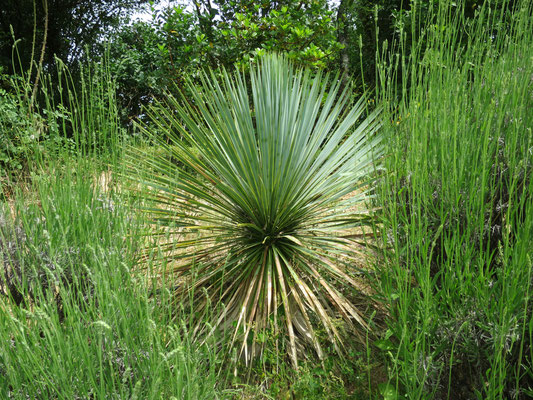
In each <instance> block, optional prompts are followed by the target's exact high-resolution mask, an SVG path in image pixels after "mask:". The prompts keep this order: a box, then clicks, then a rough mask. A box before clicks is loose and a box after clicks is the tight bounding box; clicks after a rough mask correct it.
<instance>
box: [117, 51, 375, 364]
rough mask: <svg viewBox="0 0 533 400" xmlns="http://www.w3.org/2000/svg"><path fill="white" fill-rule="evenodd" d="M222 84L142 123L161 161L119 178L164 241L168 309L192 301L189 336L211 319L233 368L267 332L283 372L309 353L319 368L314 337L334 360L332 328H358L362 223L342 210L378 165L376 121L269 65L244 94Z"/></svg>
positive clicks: (135, 160)
mask: <svg viewBox="0 0 533 400" xmlns="http://www.w3.org/2000/svg"><path fill="white" fill-rule="evenodd" d="M222 76H223V78H222V81H221V82H219V81H218V80H217V79H216V78H215V74H214V73H213V74H211V75H209V74H204V75H203V78H202V82H203V85H202V87H199V88H196V87H194V86H193V85H192V84H191V85H190V86H189V92H190V93H192V94H193V95H192V97H191V98H189V99H187V100H185V101H183V102H180V101H178V100H176V99H175V98H173V97H169V98H168V99H167V102H166V103H163V104H157V105H154V106H153V107H151V108H150V109H149V110H148V111H147V113H148V115H149V116H150V118H151V120H152V121H151V123H152V124H153V125H152V126H155V127H156V128H155V130H154V131H152V132H150V131H149V129H154V128H150V127H148V128H147V129H148V130H147V131H146V133H147V134H148V135H150V136H151V137H152V138H153V139H154V140H155V141H156V143H157V144H158V146H159V147H160V148H161V149H164V151H165V153H166V154H161V153H159V152H151V153H150V156H147V153H146V152H144V150H138V149H135V148H133V149H132V151H131V154H130V158H129V162H128V164H129V169H130V171H129V172H128V173H127V174H128V177H129V178H131V179H132V180H133V182H135V183H136V184H140V185H137V187H139V186H140V187H142V188H143V189H142V190H144V189H146V190H144V191H143V192H141V194H142V198H143V199H144V200H145V204H146V208H145V209H144V211H145V212H146V215H147V217H148V218H149V220H150V221H152V222H154V223H157V224H159V225H160V226H162V227H163V228H164V231H163V233H161V235H160V236H159V237H157V238H156V245H155V246H156V247H157V246H159V247H157V248H161V249H162V252H163V254H164V255H165V256H166V259H167V261H168V263H171V264H170V265H169V268H170V269H171V270H172V271H173V273H174V274H175V275H173V279H175V281H176V283H177V287H178V290H177V295H178V298H183V297H184V296H186V298H188V297H187V296H191V293H194V296H193V297H194V309H195V313H196V315H195V316H193V317H192V319H193V320H194V319H196V321H195V322H194V323H195V324H198V323H200V324H201V325H195V326H196V327H197V329H198V330H200V331H201V330H205V328H206V326H205V324H204V321H203V318H204V315H205V314H206V313H209V310H210V309H211V308H213V307H214V308H215V309H218V307H221V310H220V311H219V313H218V314H217V315H216V317H214V320H213V321H212V326H213V329H214V330H216V329H222V330H224V329H228V330H229V331H230V332H231V334H230V335H231V338H229V341H230V342H231V343H232V345H237V344H238V346H239V347H238V349H237V356H238V357H242V358H244V359H245V360H246V361H249V360H250V359H251V358H253V357H254V356H256V355H258V354H260V353H262V352H263V348H264V340H263V339H262V338H263V337H264V332H265V331H267V330H268V329H270V328H271V327H272V328H273V329H275V330H276V331H277V330H280V331H283V332H284V333H285V334H286V335H284V338H286V340H288V342H289V345H288V346H287V347H286V348H287V349H288V352H289V354H290V357H291V360H292V363H293V364H294V365H297V359H298V357H299V356H298V353H300V356H301V354H303V352H304V348H305V346H307V345H311V346H313V347H314V348H315V349H316V351H317V352H318V354H319V355H320V354H322V349H321V345H320V343H319V340H317V337H316V334H315V326H320V327H321V328H322V329H324V331H325V332H326V333H327V339H328V340H329V341H330V343H331V344H333V345H334V346H335V348H336V349H337V350H338V351H339V352H340V351H341V345H340V343H341V340H340V336H341V335H340V333H339V329H338V327H337V326H336V325H335V323H334V318H335V316H340V317H342V318H343V319H344V322H345V324H346V326H347V327H348V328H349V329H351V331H352V332H357V331H358V330H357V329H356V328H355V326H357V325H358V326H359V327H364V328H366V323H365V321H364V320H363V317H362V315H361V313H360V311H359V310H357V308H356V307H355V306H354V305H353V304H352V303H351V302H350V301H349V300H348V298H349V296H350V293H353V291H354V289H356V288H357V287H358V284H357V283H356V280H355V279H354V277H355V275H356V274H358V271H357V270H356V269H355V268H354V267H353V265H354V263H353V260H354V259H355V251H354V250H355V247H356V243H355V241H354V240H353V239H352V236H351V235H350V233H353V231H351V229H353V228H355V227H359V226H361V225H364V224H365V223H366V222H368V220H369V218H370V217H369V215H368V214H367V215H357V214H355V213H354V212H353V206H354V205H357V204H360V202H361V201H362V200H364V199H365V198H366V195H365V193H364V191H363V190H361V191H360V192H359V193H355V191H356V190H357V189H358V188H359V189H361V188H364V187H365V184H366V183H367V182H368V180H369V177H370V176H371V174H372V172H373V170H374V166H373V160H374V157H376V156H378V153H379V141H380V138H379V135H377V134H376V131H377V129H378V128H379V125H380V122H379V119H378V118H377V114H378V113H377V112H375V113H373V114H371V115H370V116H368V117H367V118H366V119H362V118H363V115H364V112H365V104H366V102H365V100H364V99H361V100H360V101H359V102H357V104H356V105H355V106H353V107H351V108H349V107H347V106H348V101H349V100H348V94H347V92H346V91H344V92H341V91H340V89H339V87H340V82H339V80H334V81H329V82H330V83H331V89H329V91H327V86H328V85H327V83H328V79H327V78H324V77H323V76H322V75H321V74H317V76H316V77H314V78H311V75H310V72H309V71H302V70H298V69H295V68H294V67H293V66H292V65H291V64H290V63H289V62H288V61H287V60H286V59H285V58H283V57H280V56H272V55H270V56H267V57H265V58H264V59H262V61H261V62H260V63H259V65H258V66H254V67H252V70H251V74H250V79H251V85H250V86H249V87H247V85H246V84H245V78H244V76H243V75H241V74H240V73H239V72H236V73H235V74H229V73H227V72H222ZM249 93H251V97H249ZM358 122H359V125H357V124H356V123H358ZM160 132H163V133H164V135H161V134H160ZM190 148H194V149H197V151H196V152H190V151H189V149H190ZM170 156H172V157H173V158H175V159H176V160H179V162H180V163H178V164H176V163H175V162H172V161H171V158H172V157H170ZM191 171H194V173H192V172H191ZM165 237H166V238H168V239H165ZM178 283H179V284H178Z"/></svg>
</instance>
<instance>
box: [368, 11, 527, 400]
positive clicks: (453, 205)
mask: <svg viewBox="0 0 533 400" xmlns="http://www.w3.org/2000/svg"><path fill="white" fill-rule="evenodd" d="M518 3H519V4H518V5H517V8H516V10H515V11H514V13H512V14H511V13H508V12H507V13H501V12H495V11H494V7H493V10H492V12H490V7H491V6H494V5H495V3H494V2H493V3H491V2H488V3H487V4H486V5H485V6H484V7H483V8H481V9H480V10H479V14H478V15H477V17H476V18H475V19H474V20H473V21H466V20H465V19H464V18H463V17H462V15H463V10H462V8H461V5H460V3H458V6H455V3H453V4H452V3H450V2H440V3H439V7H438V8H436V9H435V10H434V11H433V12H430V17H429V18H428V20H429V21H431V22H430V23H429V25H427V26H426V28H425V29H424V30H423V31H421V32H417V30H416V29H415V28H413V31H412V32H410V34H411V35H412V37H413V38H414V39H413V42H412V48H411V51H410V53H409V56H404V54H405V53H404V50H405V49H406V48H407V45H408V44H409V43H408V42H407V40H406V39H405V38H406V37H407V36H406V35H405V36H402V37H403V40H402V41H401V42H400V43H398V44H397V46H396V48H397V50H398V52H397V53H396V54H394V52H392V55H391V57H390V58H388V59H387V58H382V59H381V63H380V66H379V75H380V79H381V84H380V86H379V87H378V99H379V101H380V102H382V103H383V104H384V106H385V108H386V109H387V112H388V116H387V122H388V124H387V126H386V127H385V128H384V129H385V132H386V133H385V135H386V139H385V142H386V143H387V145H388V152H387V153H388V156H387V157H386V159H385V170H386V172H385V173H384V175H383V179H382V182H381V187H380V197H379V200H378V201H379V204H380V205H382V206H383V225H382V226H380V230H379V235H380V239H381V241H382V244H383V256H384V258H383V260H382V262H381V263H379V265H378V269H379V271H380V275H379V276H380V280H379V282H378V286H379V287H380V290H381V293H382V295H383V300H384V302H385V303H386V304H388V308H389V311H390V317H389V319H388V330H387V332H386V334H385V335H384V337H383V338H382V340H381V341H380V342H379V343H378V344H379V347H380V348H381V349H382V350H383V352H384V353H385V354H386V355H387V357H388V367H389V378H390V381H389V384H388V385H384V387H382V389H383V391H384V392H386V393H388V394H389V395H390V396H393V397H390V398H395V397H404V396H405V397H406V398H410V399H433V398H435V399H441V398H442V399H444V398H446V399H467V398H468V399H471V398H479V399H481V398H483V399H498V398H499V399H501V398H517V399H518V398H520V399H521V398H526V397H528V396H531V395H533V392H532V389H533V376H532V374H531V370H532V369H531V368H532V360H533V357H532V356H533V350H532V342H531V337H532V335H533V324H532V323H531V318H532V306H531V301H530V296H531V295H530V290H531V285H532V249H533V196H532V195H531V193H532V189H533V179H532V171H533V133H532V131H531V129H532V126H533V124H532V122H533V113H532V110H533V95H532V94H533V80H532V78H533V62H532V61H533V46H531V43H532V39H533V38H532V32H533V27H532V18H531V16H532V7H531V4H530V3H529V2H518ZM412 17H413V18H414V17H415V15H412ZM413 26H416V23H413ZM404 33H405V32H404ZM411 35H410V36H411Z"/></svg>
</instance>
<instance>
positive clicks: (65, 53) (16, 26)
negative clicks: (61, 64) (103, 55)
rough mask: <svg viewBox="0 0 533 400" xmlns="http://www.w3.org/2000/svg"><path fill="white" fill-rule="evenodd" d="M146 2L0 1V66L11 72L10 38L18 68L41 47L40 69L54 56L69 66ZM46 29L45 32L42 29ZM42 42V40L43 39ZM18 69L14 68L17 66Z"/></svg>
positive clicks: (28, 64)
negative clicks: (18, 55)
mask: <svg viewBox="0 0 533 400" xmlns="http://www.w3.org/2000/svg"><path fill="white" fill-rule="evenodd" d="M146 2H147V0H3V1H2V2H1V4H0V65H2V66H4V67H6V69H7V72H8V73H13V72H14V71H13V68H12V45H13V37H12V33H11V32H13V35H14V37H15V38H16V39H20V41H19V42H18V44H17V49H18V51H19V54H20V59H21V64H22V68H24V69H26V68H29V66H30V63H31V62H32V57H34V58H33V60H35V49H36V48H37V50H39V49H40V46H42V45H43V43H44V45H45V49H46V51H45V53H44V54H45V55H44V60H43V62H44V66H45V68H50V67H51V66H52V65H54V64H55V63H54V57H55V56H57V57H59V58H61V59H62V60H63V61H65V62H66V63H68V64H69V65H71V66H75V64H76V61H77V60H79V59H80V58H81V56H82V55H83V54H84V51H85V48H87V47H88V48H89V50H94V49H95V48H96V47H95V45H96V44H97V43H98V41H99V40H100V39H101V38H102V37H103V36H104V35H105V34H106V31H108V30H109V29H110V28H111V27H113V26H116V25H117V23H118V22H119V21H120V19H121V18H122V17H123V16H125V15H126V14H127V13H130V12H132V11H133V10H134V9H135V8H136V7H138V6H140V5H141V4H143V3H146ZM45 28H46V29H45ZM45 39H46V40H45ZM17 68H18V65H17Z"/></svg>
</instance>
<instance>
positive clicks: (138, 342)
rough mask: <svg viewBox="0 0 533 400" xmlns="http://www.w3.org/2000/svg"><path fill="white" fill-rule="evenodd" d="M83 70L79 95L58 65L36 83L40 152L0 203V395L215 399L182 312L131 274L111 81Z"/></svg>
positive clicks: (138, 229)
mask: <svg viewBox="0 0 533 400" xmlns="http://www.w3.org/2000/svg"><path fill="white" fill-rule="evenodd" d="M91 68H93V69H92V70H91V71H86V72H83V74H84V75H83V76H84V77H85V78H83V79H84V81H82V83H81V86H80V90H79V91H78V92H75V91H74V87H73V83H74V80H73V79H72V78H71V77H70V76H69V75H68V71H66V70H65V69H60V76H59V82H61V83H60V85H59V87H56V88H53V87H51V86H50V82H51V81H50V80H48V81H45V84H44V85H43V86H42V93H41V94H42V96H43V99H42V103H41V105H40V107H39V108H36V109H35V110H34V112H35V113H37V114H38V115H41V116H43V123H44V124H45V125H46V126H45V129H46V132H47V136H46V137H45V138H41V140H43V144H46V146H47V151H46V152H38V153H35V154H31V155H28V168H27V169H26V178H25V184H24V185H20V184H13V185H12V186H11V188H10V191H9V195H8V196H7V197H6V200H5V201H4V202H3V203H0V398H2V399H4V398H6V399H7V398H35V399H45V398H46V399H89V398H102V399H104V398H114V399H134V398H138V399H147V398H150V399H152V398H153V399H159V398H165V399H171V398H176V399H182V398H186V399H202V398H203V399H213V398H219V397H221V396H222V394H221V393H222V391H221V390H219V389H217V388H216V386H217V383H218V382H217V380H218V381H221V380H223V379H222V378H221V377H220V376H219V373H218V371H219V369H220V362H219V360H218V359H217V358H216V354H215V352H214V351H213V348H214V346H212V343H210V342H207V343H203V344H199V343H197V342H195V341H193V340H192V335H191V334H190V332H188V331H187V329H186V327H185V325H184V324H182V321H183V320H185V319H186V318H188V313H190V312H191V310H186V309H187V307H186V306H185V305H184V307H183V309H181V310H180V309H176V307H175V306H174V303H173V302H172V300H173V299H172V296H171V293H170V291H168V290H166V289H165V286H164V285H161V282H158V285H159V286H160V287H162V289H161V290H159V291H158V292H157V294H156V295H153V294H152V292H151V288H152V282H151V280H150V277H149V276H148V275H147V274H146V273H145V272H144V271H143V272H142V273H141V272H139V271H137V270H136V268H135V266H136V263H137V259H138V250H139V248H140V247H141V246H142V245H143V243H144V240H145V239H144V233H145V231H146V227H145V226H144V225H143V224H142V222H141V221H139V219H138V218H137V217H136V215H135V214H133V213H132V212H131V207H130V206H131V202H133V201H135V199H134V198H132V197H131V196H129V195H128V193H127V192H126V191H125V190H123V189H122V188H121V186H120V184H119V183H117V179H116V177H115V174H116V172H117V170H118V169H120V163H119V156H120V153H121V152H122V137H121V128H120V125H119V122H118V118H117V108H116V102H115V98H114V86H113V85H114V82H113V80H112V79H111V77H110V76H109V74H107V73H106V69H105V61H104V62H103V63H102V64H95V65H93V66H92V67H91ZM46 82H48V83H46ZM65 82H66V83H65ZM61 85H64V86H63V87H61ZM55 89H58V91H57V92H56V93H54V90H55ZM20 99H21V101H24V98H23V96H21V98H20ZM52 135H56V136H55V137H54V136H52ZM44 141H46V143H44ZM103 172H104V175H102V173H103ZM104 177H105V178H106V181H107V182H104V181H103V179H102V178H104ZM109 178H111V179H109ZM110 182H111V183H110ZM19 183H20V182H19Z"/></svg>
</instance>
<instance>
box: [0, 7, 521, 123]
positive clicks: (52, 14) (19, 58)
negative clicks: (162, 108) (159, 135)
mask: <svg viewBox="0 0 533 400" xmlns="http://www.w3.org/2000/svg"><path fill="white" fill-rule="evenodd" d="M479 3H480V2H479V1H477V0H466V6H465V8H464V9H465V11H464V14H465V21H468V20H469V19H472V18H474V17H475V15H476V9H478V7H479V6H480V4H479ZM502 3H503V1H502ZM158 4H159V2H158V1H150V2H148V1H147V0H97V1H93V0H5V1H3V2H2V5H0V73H3V75H1V78H0V82H1V87H3V88H4V89H6V90H8V89H9V88H10V86H12V85H11V84H10V83H8V80H7V76H13V75H16V74H21V73H24V74H28V76H27V81H28V83H34V84H35V85H34V87H35V86H37V85H38V84H39V74H38V72H37V71H39V72H40V71H41V70H43V71H45V72H46V71H48V72H53V70H54V68H55V66H56V60H57V59H61V60H62V61H63V62H64V63H65V64H66V65H67V66H68V67H69V70H70V71H71V73H73V74H75V75H76V74H79V73H80V71H79V65H80V64H79V63H80V61H86V60H98V59H99V58H100V57H101V56H102V55H103V54H104V53H106V52H107V53H108V55H109V57H110V60H111V61H112V62H111V63H110V67H111V73H112V75H113V76H114V77H115V79H116V80H117V82H118V87H119V89H118V93H117V96H118V99H119V103H120V104H121V107H122V110H121V112H122V118H123V121H124V123H125V124H127V123H128V121H131V119H133V118H135V117H137V116H139V115H140V114H141V110H142V106H143V105H144V104H146V103H148V102H149V101H150V99H152V98H153V97H154V96H156V97H157V96H159V95H161V93H162V92H163V91H164V90H166V89H169V88H173V87H174V85H177V86H178V87H181V86H182V84H183V80H184V79H185V77H187V76H188V77H192V78H193V79H194V78H195V74H197V73H198V71H199V69H201V68H203V67H224V68H230V69H231V68H232V67H233V66H235V65H237V66H239V67H242V68H246V66H247V65H248V62H249V61H250V60H253V59H254V58H255V57H257V56H260V55H261V54H264V53H265V52H268V51H274V52H284V53H287V54H288V55H289V57H290V58H291V59H292V60H294V61H296V62H297V63H300V64H302V65H306V66H312V67H313V68H316V69H323V70H327V71H340V73H341V75H342V76H343V79H344V82H345V84H348V83H349V82H352V84H353V85H354V92H356V91H357V89H362V88H363V87H364V88H365V89H368V88H370V89H371V88H373V87H374V85H375V81H376V73H375V70H376V68H375V67H376V52H377V50H378V48H380V49H381V50H380V51H381V52H382V53H383V52H384V53H383V54H382V56H383V57H384V58H386V57H388V54H386V53H387V52H388V51H390V50H391V49H392V48H393V47H394V44H395V43H398V42H399V39H400V36H402V35H407V36H409V35H412V34H413V33H414V32H419V31H420V29H421V26H412V24H411V21H412V20H416V21H418V23H420V21H424V15H429V14H428V13H429V11H430V10H431V9H432V8H433V7H435V6H436V4H437V0H427V1H414V0H413V1H408V0H374V1H372V0H340V1H339V2H335V3H333V2H329V1H327V0H281V1H260V2H258V1H251V0H195V1H189V2H185V3H179V2H171V3H170V4H171V5H169V6H165V7H158ZM494 4H496V5H495V6H493V7H494V8H496V9H498V4H499V3H498V2H495V3H494ZM143 5H144V6H145V7H148V8H149V12H150V14H151V18H150V19H148V20H139V19H137V20H135V19H132V18H131V16H132V15H133V14H134V13H135V12H137V11H139V9H140V7H141V6H143ZM513 5H514V1H511V2H506V7H512V6H513ZM145 9H146V8H145ZM495 11H498V10H495ZM499 11H502V12H503V11H505V10H499ZM414 14H418V15H417V18H416V19H415V18H413V16H414ZM465 23H467V22H465ZM15 43H16V46H14V45H15ZM403 43H407V44H408V43H409V40H407V41H405V40H404V41H403ZM15 48H16V51H15ZM407 52H408V49H407ZM403 54H404V55H406V49H404V51H403ZM351 78H354V79H351ZM73 81H77V79H74V80H73Z"/></svg>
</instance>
